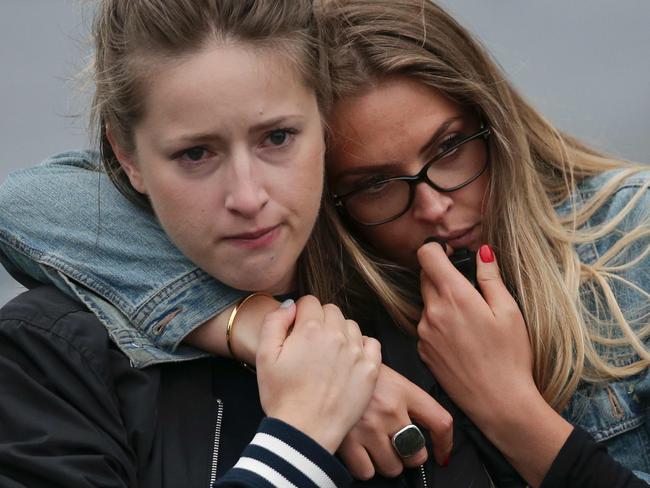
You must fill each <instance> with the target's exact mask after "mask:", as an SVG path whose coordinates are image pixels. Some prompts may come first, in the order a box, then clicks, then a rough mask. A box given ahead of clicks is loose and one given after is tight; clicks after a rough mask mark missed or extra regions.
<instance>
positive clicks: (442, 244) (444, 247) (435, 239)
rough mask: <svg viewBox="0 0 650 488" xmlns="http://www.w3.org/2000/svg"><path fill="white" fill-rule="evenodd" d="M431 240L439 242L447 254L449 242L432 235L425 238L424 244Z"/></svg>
mask: <svg viewBox="0 0 650 488" xmlns="http://www.w3.org/2000/svg"><path fill="white" fill-rule="evenodd" d="M430 242H437V243H438V244H440V245H441V246H442V250H443V251H445V254H447V243H446V242H445V241H443V240H442V239H438V238H437V237H433V236H430V237H427V238H426V239H425V240H424V242H423V243H422V245H423V246H424V245H425V244H428V243H430Z"/></svg>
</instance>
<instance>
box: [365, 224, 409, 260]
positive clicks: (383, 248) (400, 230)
mask: <svg viewBox="0 0 650 488" xmlns="http://www.w3.org/2000/svg"><path fill="white" fill-rule="evenodd" d="M406 227H408V226H406V225H405V224H404V222H403V221H400V220H398V221H395V222H391V223H388V224H384V225H380V226H377V227H363V228H357V229H356V233H358V234H360V235H361V236H363V238H364V239H365V241H366V242H367V243H369V244H370V245H371V246H372V247H373V248H374V249H376V250H377V252H378V253H379V255H380V256H381V257H383V258H387V259H389V260H390V261H394V262H396V263H399V264H402V265H404V266H409V267H410V266H411V265H412V261H413V259H414V256H415V254H414V250H413V246H414V243H413V242H412V239H413V233H412V232H408V229H407V228H406Z"/></svg>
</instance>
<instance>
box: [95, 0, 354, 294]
mask: <svg viewBox="0 0 650 488" xmlns="http://www.w3.org/2000/svg"><path fill="white" fill-rule="evenodd" d="M93 39H94V43H95V59H94V65H93V66H92V67H91V68H90V69H89V70H88V72H90V73H92V76H93V78H94V80H93V81H94V84H95V93H94V97H93V102H92V110H91V131H93V132H94V133H95V135H96V137H97V139H98V144H99V147H100V153H101V158H102V164H103V166H104V169H105V171H106V172H107V174H108V175H109V177H110V178H111V181H112V182H113V184H115V186H116V187H117V188H118V189H119V190H120V191H121V192H122V193H123V194H124V195H125V196H126V197H127V198H128V199H129V200H130V201H132V202H133V203H135V204H137V205H139V206H141V207H144V208H146V209H148V210H151V206H150V204H149V201H148V200H147V198H146V197H145V196H143V195H141V194H140V193H138V192H137V191H135V190H134V188H133V187H132V186H131V184H130V181H129V179H128V177H127V175H126V174H125V172H124V170H123V169H122V166H121V165H120V163H119V161H118V159H117V157H116V155H115V154H114V152H113V149H112V147H111V144H110V142H109V140H108V137H107V129H108V128H110V130H111V133H112V134H113V136H114V137H115V139H116V140H117V142H118V144H119V145H120V146H121V147H122V148H124V149H125V150H126V151H127V152H128V151H132V150H133V149H134V141H133V128H134V126H135V124H136V123H137V122H138V121H139V120H140V119H141V118H142V117H143V114H144V112H145V110H146V102H147V97H146V93H147V89H148V84H149V83H150V82H151V81H152V77H153V76H154V75H155V70H156V69H157V68H158V67H159V65H160V63H161V62H164V61H167V60H173V59H178V58H180V57H182V56H184V55H187V54H188V53H192V52H194V51H198V50H200V49H201V48H203V47H204V46H205V44H206V43H209V42H214V41H216V42H220V43H223V44H224V45H225V44H243V45H247V46H250V47H253V48H254V49H259V50H269V49H270V50H279V51H280V52H281V53H282V54H283V55H284V56H285V57H286V59H287V60H288V61H289V62H290V63H291V65H292V66H293V67H294V68H295V69H296V71H297V73H298V74H299V75H300V76H301V77H302V80H303V82H304V83H305V85H306V86H307V87H308V88H310V89H311V90H313V91H314V93H315V95H316V98H317V101H318V105H319V109H320V112H321V114H325V113H326V112H327V110H328V108H329V103H330V98H331V97H330V93H329V87H330V83H329V80H328V74H329V73H328V69H327V62H326V57H325V56H324V53H323V52H322V50H323V42H322V39H321V27H320V25H319V17H318V16H316V15H315V12H314V8H313V2H312V1H311V0H136V1H134V0H102V1H101V3H100V5H99V8H98V11H97V14H96V16H95V21H94V26H93ZM314 164H322V161H314ZM329 227H330V223H329V220H328V214H327V213H324V214H322V215H320V216H319V218H318V220H317V222H316V224H315V228H314V232H313V234H312V236H311V238H310V239H309V241H308V242H307V245H306V247H305V249H304V250H303V252H302V254H301V256H300V257H299V266H298V286H299V291H300V292H302V293H314V294H316V295H318V296H319V297H321V299H323V300H325V301H332V300H334V299H335V296H336V295H337V293H338V292H340V289H341V282H342V280H341V278H340V276H338V275H337V274H336V273H335V270H336V269H338V268H335V269H332V267H331V265H330V259H329V257H328V256H327V254H326V252H325V251H324V250H325V249H327V248H329V246H330V245H332V243H331V239H330V232H331V230H330V228H329ZM334 245H336V243H334Z"/></svg>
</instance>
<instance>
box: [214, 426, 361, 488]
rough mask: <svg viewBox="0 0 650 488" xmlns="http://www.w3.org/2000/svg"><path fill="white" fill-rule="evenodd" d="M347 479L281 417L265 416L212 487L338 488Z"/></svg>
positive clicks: (320, 449) (341, 469) (326, 455)
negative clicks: (232, 464) (237, 456)
mask: <svg viewBox="0 0 650 488" xmlns="http://www.w3.org/2000/svg"><path fill="white" fill-rule="evenodd" d="M351 482H352V478H351V477H350V474H349V473H348V471H347V470H346V469H345V467H344V466H343V465H342V464H341V462H340V461H339V460H338V459H336V458H335V457H334V456H332V455H331V454H330V453H329V452H327V451H326V450H325V449H324V448H323V447H322V446H321V445H320V444H318V443H317V442H315V441H314V440H313V439H311V438H310V437H309V436H307V435H305V434H303V433H302V432H300V431H299V430H297V429H295V428H293V427H291V426H290V425H288V424H286V423H285V422H282V421H281V420H278V419H273V418H265V419H264V420H262V422H261V423H260V427H259V429H258V430H257V434H255V437H254V438H253V440H252V441H251V442H250V444H249V445H248V446H247V447H246V449H245V450H244V452H243V453H242V455H241V457H240V458H239V461H237V464H235V465H234V466H233V467H232V468H231V469H230V470H229V471H228V472H227V473H226V474H225V475H224V476H223V477H222V478H220V479H219V480H217V482H216V483H215V484H214V485H213V488H226V487H247V488H248V487H250V488H270V487H282V488H285V487H286V488H294V487H295V488H303V487H304V488H341V487H347V486H349V485H350V484H351Z"/></svg>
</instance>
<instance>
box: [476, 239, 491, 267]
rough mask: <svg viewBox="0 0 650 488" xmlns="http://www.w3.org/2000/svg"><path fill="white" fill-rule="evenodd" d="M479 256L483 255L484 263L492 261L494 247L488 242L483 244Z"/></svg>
mask: <svg viewBox="0 0 650 488" xmlns="http://www.w3.org/2000/svg"><path fill="white" fill-rule="evenodd" d="M478 254H479V256H481V261H483V262H484V263H491V262H493V261H494V253H493V252H492V248H491V247H490V246H488V245H487V244H483V245H482V246H481V248H480V249H479V251H478Z"/></svg>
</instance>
